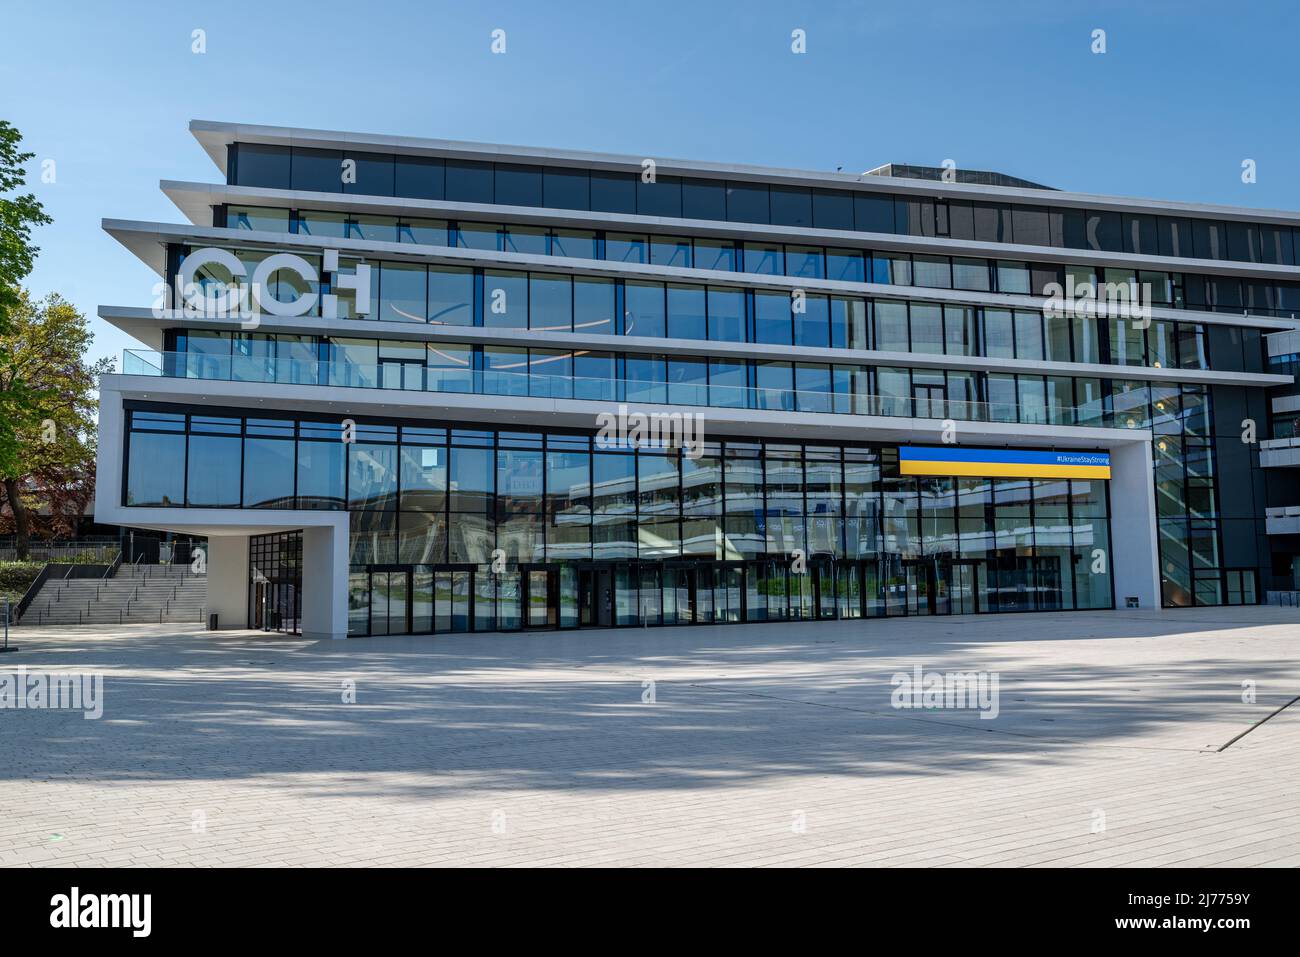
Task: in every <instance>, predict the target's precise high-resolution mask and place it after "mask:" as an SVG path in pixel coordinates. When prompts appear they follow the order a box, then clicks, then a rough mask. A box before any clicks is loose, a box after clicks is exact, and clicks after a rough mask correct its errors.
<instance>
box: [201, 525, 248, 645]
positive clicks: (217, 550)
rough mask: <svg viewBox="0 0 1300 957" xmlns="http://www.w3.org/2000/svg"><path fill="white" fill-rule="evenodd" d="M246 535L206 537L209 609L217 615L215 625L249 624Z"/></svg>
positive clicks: (240, 626)
mask: <svg viewBox="0 0 1300 957" xmlns="http://www.w3.org/2000/svg"><path fill="white" fill-rule="evenodd" d="M248 538H249V537H248V536H247V535H212V536H210V537H209V538H208V562H207V574H208V606H207V607H208V613H209V614H211V613H212V612H216V613H217V614H218V615H219V616H220V621H219V622H218V627H220V628H222V629H226V628H247V627H248Z"/></svg>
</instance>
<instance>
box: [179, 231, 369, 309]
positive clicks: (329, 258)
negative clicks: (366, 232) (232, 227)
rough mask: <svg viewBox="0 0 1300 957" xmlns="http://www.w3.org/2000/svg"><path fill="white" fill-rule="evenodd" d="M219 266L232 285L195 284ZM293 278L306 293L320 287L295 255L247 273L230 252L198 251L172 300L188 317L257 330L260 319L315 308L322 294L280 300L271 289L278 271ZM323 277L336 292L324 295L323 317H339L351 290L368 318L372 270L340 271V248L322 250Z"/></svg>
mask: <svg viewBox="0 0 1300 957" xmlns="http://www.w3.org/2000/svg"><path fill="white" fill-rule="evenodd" d="M211 266H218V267H220V268H221V269H223V270H224V271H225V272H226V273H228V274H229V275H230V281H229V282H210V281H209V282H204V283H200V282H198V281H197V280H196V277H197V276H198V274H199V271H200V270H201V269H204V268H206V267H211ZM282 271H287V272H290V273H293V274H294V275H295V276H297V277H298V278H299V279H300V280H301V281H302V282H301V285H302V287H303V288H304V289H307V290H310V288H311V286H312V285H313V284H317V283H319V282H321V277H320V276H319V275H317V273H316V269H315V267H313V266H312V264H311V263H309V262H308V261H307V260H306V259H303V258H302V257H301V256H297V255H295V254H293V253H275V254H273V255H270V256H267V257H266V258H265V259H263V260H262V261H261V262H260V263H258V264H257V266H256V267H255V268H254V269H253V274H252V275H251V276H250V275H249V274H248V265H247V264H246V263H244V262H243V261H242V260H240V259H239V257H237V256H236V255H235V254H234V253H232V252H231V251H230V250H228V249H221V248H219V247H216V246H207V247H205V248H203V249H196V250H194V251H193V252H191V253H190V254H189V255H188V256H186V257H185V261H184V262H183V263H181V267H180V269H179V270H178V271H177V273H176V285H175V287H174V289H173V290H171V292H172V296H171V301H172V302H174V303H176V304H177V306H178V308H179V309H180V310H181V311H183V312H184V314H185V316H186V317H187V318H209V319H239V320H240V323H241V325H245V326H248V325H250V324H251V325H252V326H256V325H257V319H258V317H259V316H260V315H261V314H263V313H264V314H266V315H270V316H279V317H292V316H302V315H306V314H307V313H308V312H310V311H311V310H312V309H314V308H315V307H316V300H317V297H318V294H317V293H315V292H310V291H307V292H301V293H299V294H298V295H297V296H296V297H295V298H293V299H291V300H287V301H286V300H282V299H277V298H276V297H275V296H274V295H273V294H271V293H270V292H269V290H270V288H271V287H270V280H271V278H272V277H273V276H274V275H275V274H276V273H279V272H282ZM323 272H324V273H325V275H326V276H327V277H328V279H329V287H330V289H331V290H335V291H332V292H329V293H327V294H326V295H324V296H320V297H319V298H320V305H321V316H322V317H323V318H325V319H337V318H338V313H339V300H338V291H343V290H350V291H351V292H352V293H353V294H354V295H355V297H356V306H355V310H354V311H355V312H356V314H357V315H358V316H368V315H369V314H370V267H369V266H368V265H367V264H366V263H364V262H359V263H357V265H356V269H355V270H354V271H353V272H351V273H345V272H342V271H341V270H340V269H339V253H338V250H337V249H326V250H325V251H324V269H323ZM167 292H168V290H167V288H166V283H159V284H158V285H156V286H155V287H154V296H155V298H154V315H155V316H157V317H159V318H163V317H164V314H165V313H166V311H167Z"/></svg>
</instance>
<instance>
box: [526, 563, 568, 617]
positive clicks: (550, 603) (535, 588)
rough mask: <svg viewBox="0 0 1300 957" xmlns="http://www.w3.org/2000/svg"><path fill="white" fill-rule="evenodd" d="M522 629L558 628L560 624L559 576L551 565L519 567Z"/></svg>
mask: <svg viewBox="0 0 1300 957" xmlns="http://www.w3.org/2000/svg"><path fill="white" fill-rule="evenodd" d="M519 573H520V584H521V585H522V590H523V595H522V598H523V627H525V628H558V627H559V624H560V576H559V571H558V569H557V568H556V567H555V566H553V565H521V566H520V568H519Z"/></svg>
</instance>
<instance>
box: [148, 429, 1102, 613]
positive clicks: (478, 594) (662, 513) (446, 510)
mask: <svg viewBox="0 0 1300 957" xmlns="http://www.w3.org/2000/svg"><path fill="white" fill-rule="evenodd" d="M213 422H218V423H220V427H221V429H222V430H223V431H220V432H218V433H215V434H218V435H220V436H221V437H223V438H227V439H229V440H230V441H232V442H233V443H234V445H233V446H232V447H231V448H229V449H227V450H226V453H225V454H224V455H222V456H220V457H216V456H211V455H209V454H208V453H207V452H206V451H203V452H202V453H201V454H203V455H205V456H206V458H205V459H204V462H205V469H206V470H207V473H208V474H205V475H204V476H203V477H202V478H201V479H200V478H198V477H197V476H195V475H194V473H192V472H188V471H181V472H179V474H182V475H189V476H190V478H189V479H188V480H187V481H186V482H183V483H182V486H183V487H181V488H180V489H178V490H177V492H176V495H177V496H179V497H180V499H181V500H186V498H187V497H190V498H193V497H194V496H196V495H201V494H202V495H205V494H207V493H206V491H203V492H200V491H198V490H207V489H209V488H213V487H216V488H222V489H225V490H227V491H226V492H225V493H224V495H223V501H222V503H221V504H223V505H225V506H227V507H238V508H259V507H282V508H288V507H298V508H310V509H316V508H326V509H338V510H346V511H347V512H348V513H349V516H350V524H351V529H352V531H351V535H350V555H351V574H350V588H349V607H350V614H351V624H350V628H351V630H352V631H353V632H354V633H357V634H396V633H407V632H415V633H423V632H434V631H454V630H476V629H477V630H482V629H498V628H504V629H510V628H527V627H577V626H579V625H602V624H605V625H622V624H644V623H653V624H687V623H695V622H726V621H769V620H785V619H792V618H846V617H847V618H856V617H863V616H878V615H906V614H912V615H918V614H921V615H925V614H956V613H975V612H986V611H1033V610H1059V609H1075V608H1108V607H1111V605H1112V584H1111V578H1110V572H1109V568H1110V561H1109V548H1110V544H1109V543H1110V529H1109V520H1108V516H1109V504H1108V499H1107V491H1106V483H1105V482H1102V481H1096V480H1092V481H1084V480H1065V479H987V478H964V477H963V478H918V477H906V476H901V475H900V474H898V466H897V453H896V449H895V448H893V447H890V446H841V445H806V444H790V443H775V442H755V441H750V440H746V441H739V440H737V441H723V442H716V443H705V444H704V445H703V446H702V447H701V449H700V453H701V454H699V455H698V456H697V457H694V458H692V457H690V456H688V455H686V454H684V452H683V450H682V449H680V448H664V447H658V446H649V445H647V446H642V447H635V446H629V445H626V444H624V445H617V446H609V445H606V444H604V443H603V442H602V440H600V439H598V438H596V437H593V436H592V435H589V434H576V433H569V432H564V433H560V432H545V433H543V432H505V431H487V430H467V429H461V428H456V427H455V426H446V425H434V424H430V423H411V422H398V421H381V420H366V421H363V422H358V423H357V425H356V431H355V435H354V436H353V437H352V438H353V440H352V441H344V434H343V433H342V430H341V428H340V425H339V423H337V422H331V421H322V420H318V419H310V418H301V417H282V418H278V419H268V418H264V417H256V418H254V417H250V416H242V417H241V416H215V415H213V414H210V413H209V412H207V411H197V410H188V411H182V410H179V409H173V408H163V407H157V406H149V405H138V406H137V407H135V408H133V409H132V410H131V411H130V427H129V432H128V443H127V448H126V459H127V462H128V469H127V481H126V489H125V494H126V501H128V502H130V503H136V504H152V503H154V502H156V501H158V500H159V499H160V494H159V491H158V489H157V487H156V483H155V482H153V481H152V480H151V479H150V478H149V476H150V475H152V474H158V473H160V472H164V471H168V470H164V469H159V468H158V467H157V466H158V462H157V461H156V460H155V461H152V462H151V468H150V469H148V470H147V471H146V470H143V469H132V468H131V465H130V463H132V462H137V461H139V459H140V458H141V456H142V455H150V456H156V455H157V454H158V452H159V446H158V444H157V441H156V440H157V437H158V436H163V437H166V438H168V439H171V440H173V441H174V443H175V444H174V445H173V446H172V447H171V448H170V449H169V451H168V453H167V454H170V455H173V456H177V457H178V458H177V461H187V460H192V457H193V456H194V455H195V450H196V449H199V450H204V449H206V446H207V443H208V441H209V439H210V438H211V436H212V435H213V434H214V433H213V432H212V429H213ZM270 444H278V447H275V448H269V449H268V448H267V446H268V445H270ZM263 472H269V473H270V474H262V473H263ZM191 485H194V486H196V488H190V486H191ZM266 541H267V544H266V546H265V548H267V549H271V551H270V552H267V553H266V554H267V556H271V555H274V556H278V557H275V558H274V559H272V558H271V557H262V556H263V553H262V552H260V551H259V552H258V555H259V558H258V562H257V564H256V570H255V571H254V581H253V583H252V584H250V587H255V586H256V583H257V581H258V580H259V578H258V576H262V577H263V578H265V579H266V580H267V581H284V580H288V581H293V579H292V575H293V574H295V573H296V574H297V575H298V576H299V578H298V581H299V583H300V576H301V569H300V560H301V540H300V539H299V541H298V544H297V545H296V548H297V552H296V553H295V554H297V555H298V562H299V564H298V565H297V566H294V565H293V562H292V560H290V559H288V558H285V557H284V556H285V555H286V554H288V553H287V552H286V551H285V549H286V548H289V547H290V546H287V545H285V544H284V541H285V540H283V539H282V537H272V536H268V537H267V540H266ZM259 548H263V546H262V545H260V544H259ZM276 548H278V549H279V551H275V549H276ZM494 553H495V557H497V558H503V561H504V565H502V563H501V562H500V561H498V562H497V563H496V570H494V561H493V559H494ZM798 556H803V558H804V562H802V563H801V562H798V561H796V558H797V557H798ZM272 560H274V561H276V562H279V565H277V566H275V567H276V568H280V569H287V571H279V572H273V571H272V570H271V567H272V566H271V565H269V564H268V562H271V561H272ZM295 568H296V572H295V571H294V569H295ZM277 576H278V577H277ZM297 587H300V584H299V585H298V586H297ZM259 594H260V593H259ZM295 594H296V593H295ZM259 600H260V601H266V600H267V599H264V598H263V599H259V598H257V597H256V596H254V597H250V602H254V603H256V602H257V601H259ZM281 604H282V601H281V600H280V599H274V600H272V602H271V606H274V607H280V605H281ZM271 606H268V607H271ZM257 607H261V606H260V605H255V608H254V610H255V611H256V608H257ZM277 614H280V615H281V616H282V617H283V616H284V614H285V613H284V612H277ZM286 620H287V619H286Z"/></svg>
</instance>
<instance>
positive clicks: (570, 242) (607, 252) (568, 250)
mask: <svg viewBox="0 0 1300 957" xmlns="http://www.w3.org/2000/svg"><path fill="white" fill-rule="evenodd" d="M223 224H224V225H226V226H227V227H228V228H231V229H241V230H254V231H258V232H271V233H286V232H287V233H299V234H306V235H313V236H325V237H337V238H351V239H362V238H367V239H369V238H378V237H379V236H382V237H383V240H384V241H386V242H403V243H421V244H423V245H428V246H454V247H460V248H463V249H478V250H482V251H486V252H519V253H530V254H532V255H536V256H563V257H567V258H573V259H598V260H606V261H609V262H616V263H636V264H646V263H648V264H650V265H655V266H679V267H685V268H695V269H708V270H717V271H720V272H733V273H735V272H739V273H750V274H753V275H755V276H794V277H799V278H804V279H811V280H823V279H827V280H835V281H844V282H871V283H876V284H878V285H892V286H915V287H923V288H930V289H955V290H961V291H967V292H986V293H987V292H1001V293H1007V294H1010V295H1021V296H1029V295H1042V294H1043V293H1044V291H1045V289H1046V287H1047V285H1048V284H1049V283H1059V284H1061V285H1062V286H1066V285H1067V284H1068V287H1069V288H1074V287H1075V286H1077V285H1079V284H1081V283H1089V284H1091V285H1093V287H1094V288H1095V289H1096V290H1097V292H1098V295H1104V294H1105V292H1106V290H1107V287H1108V284H1109V286H1110V287H1111V289H1112V290H1113V295H1118V294H1119V289H1120V287H1125V289H1124V292H1125V294H1129V293H1131V292H1132V290H1133V287H1134V286H1135V285H1136V286H1137V288H1138V289H1139V290H1141V293H1142V295H1143V297H1144V298H1143V301H1144V302H1149V303H1150V304H1151V305H1152V306H1155V307H1160V308H1168V309H1185V310H1195V311H1197V312H1226V313H1234V314H1238V315H1240V314H1242V313H1246V314H1249V315H1258V316H1275V317H1279V318H1290V317H1291V315H1292V314H1294V313H1295V312H1296V310H1297V308H1298V307H1300V282H1294V283H1293V282H1287V281H1272V280H1264V279H1239V278H1237V277H1233V276H1210V275H1202V274H1199V273H1190V272H1162V271H1156V270H1133V269H1127V268H1121V267H1108V268H1104V269H1100V268H1099V269H1087V268H1084V267H1081V266H1077V265H1073V264H1070V265H1055V264H1047V263H1039V262H1035V263H1032V264H1031V263H1028V262H1018V261H1012V260H1004V259H996V260H994V259H979V258H972V257H967V256H939V255H933V254H920V253H916V254H913V253H908V252H902V251H894V252H887V253H886V252H879V251H876V252H873V251H872V250H870V249H849V248H842V247H834V246H803V245H785V244H782V243H745V242H739V241H736V240H724V239H714V238H709V237H690V236H662V235H653V234H632V233H615V232H605V231H601V230H591V231H583V230H570V229H548V228H545V227H538V226H528V225H513V224H484V223H463V222H456V221H447V220H406V219H403V218H401V217H397V216H390V217H380V216H364V217H363V216H356V215H353V214H349V213H333V212H331V213H325V212H314V211H310V210H293V209H284V208H271V207H256V206H228V207H216V212H215V214H214V225H218V226H220V225H223ZM381 224H382V225H381ZM390 234H392V235H390Z"/></svg>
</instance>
